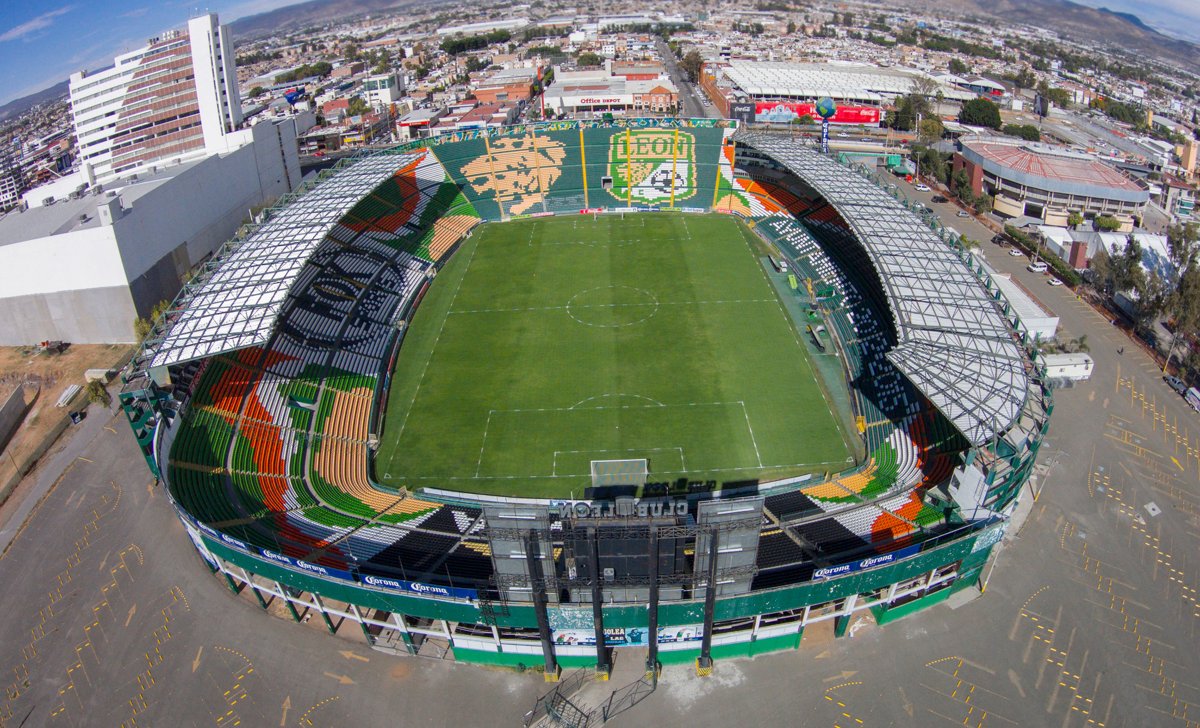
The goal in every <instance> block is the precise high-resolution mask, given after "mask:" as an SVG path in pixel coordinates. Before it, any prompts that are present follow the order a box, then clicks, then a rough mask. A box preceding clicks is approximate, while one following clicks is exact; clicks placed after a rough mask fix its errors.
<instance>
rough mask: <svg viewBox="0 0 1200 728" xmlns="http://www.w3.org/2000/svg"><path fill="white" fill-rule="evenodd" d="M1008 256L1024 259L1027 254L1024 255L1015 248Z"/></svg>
mask: <svg viewBox="0 0 1200 728" xmlns="http://www.w3.org/2000/svg"><path fill="white" fill-rule="evenodd" d="M1008 254H1009V255H1011V256H1012V257H1014V258H1023V257H1024V256H1025V254H1024V253H1022V252H1021V251H1019V250H1017V249H1016V248H1013V249H1011V250H1009V251H1008Z"/></svg>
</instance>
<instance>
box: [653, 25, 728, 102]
mask: <svg viewBox="0 0 1200 728" xmlns="http://www.w3.org/2000/svg"><path fill="white" fill-rule="evenodd" d="M658 55H659V57H661V58H662V59H663V64H664V65H666V67H667V73H668V74H669V75H670V76H671V80H672V81H674V82H675V86H676V88H678V89H679V100H680V101H681V102H682V103H683V109H682V111H681V115H682V116H684V117H685V118H692V119H696V118H701V117H705V116H713V117H716V116H719V115H720V114H719V113H718V112H717V111H716V110H715V108H714V107H712V106H705V105H704V102H703V100H702V93H701V92H700V90H699V89H698V88H697V87H696V86H694V85H693V84H691V83H689V82H688V80H687V73H685V72H684V70H683V69H682V68H680V66H679V61H678V60H677V59H676V58H675V54H674V53H672V52H671V49H670V47H668V46H667V43H666V41H664V40H662V39H661V38H660V39H659V40H658Z"/></svg>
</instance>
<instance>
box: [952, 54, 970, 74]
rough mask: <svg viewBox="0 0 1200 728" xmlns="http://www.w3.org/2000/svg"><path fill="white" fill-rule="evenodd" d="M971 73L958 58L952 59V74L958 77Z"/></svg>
mask: <svg viewBox="0 0 1200 728" xmlns="http://www.w3.org/2000/svg"><path fill="white" fill-rule="evenodd" d="M970 72H971V69H970V68H969V67H968V66H967V64H965V63H963V62H962V61H961V60H959V59H957V58H951V59H950V73H953V74H954V75H956V76H961V75H963V74H964V73H970Z"/></svg>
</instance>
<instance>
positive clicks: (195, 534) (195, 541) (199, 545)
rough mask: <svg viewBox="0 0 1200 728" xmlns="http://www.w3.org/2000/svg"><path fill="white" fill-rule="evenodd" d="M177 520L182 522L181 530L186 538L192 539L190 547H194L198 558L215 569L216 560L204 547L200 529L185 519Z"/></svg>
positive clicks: (206, 547)
mask: <svg viewBox="0 0 1200 728" xmlns="http://www.w3.org/2000/svg"><path fill="white" fill-rule="evenodd" d="M179 520H180V521H182V522H183V528H184V530H185V531H187V535H188V538H190V539H192V545H193V546H195V547H196V551H198V552H200V556H202V557H203V558H204V560H205V561H207V562H208V565H209V566H211V567H213V568H214V569H215V568H217V559H216V558H215V557H214V556H213V555H212V552H211V551H209V550H208V546H205V545H204V539H203V538H201V537H200V529H198V528H196V527H195V526H194V525H192V523H191V522H190V521H188V520H187V519H186V518H182V517H181V518H180V519H179Z"/></svg>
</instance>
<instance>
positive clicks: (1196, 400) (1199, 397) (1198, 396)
mask: <svg viewBox="0 0 1200 728" xmlns="http://www.w3.org/2000/svg"><path fill="white" fill-rule="evenodd" d="M1183 398H1184V399H1185V400H1187V403H1188V404H1190V405H1191V406H1192V409H1194V410H1196V411H1197V412H1200V389H1196V388H1195V387H1189V388H1188V391H1187V392H1186V393H1185V394H1184V395H1183Z"/></svg>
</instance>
